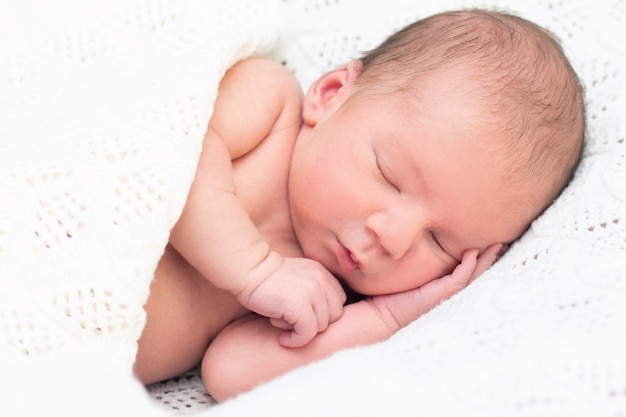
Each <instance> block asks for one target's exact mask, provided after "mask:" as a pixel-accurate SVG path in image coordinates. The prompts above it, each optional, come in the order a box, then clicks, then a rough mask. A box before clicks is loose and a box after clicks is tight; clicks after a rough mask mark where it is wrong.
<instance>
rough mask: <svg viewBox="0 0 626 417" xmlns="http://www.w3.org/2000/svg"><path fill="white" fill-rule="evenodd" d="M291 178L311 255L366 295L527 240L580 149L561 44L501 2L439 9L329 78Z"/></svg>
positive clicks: (580, 120)
mask: <svg viewBox="0 0 626 417" xmlns="http://www.w3.org/2000/svg"><path fill="white" fill-rule="evenodd" d="M303 121H304V123H303V125H302V128H301V130H300V133H299V135H298V140H297V142H296V147H295V149H294V153H293V157H292V163H291V171H290V177H289V199H290V209H291V217H292V221H293V225H294V229H295V231H296V235H297V237H298V242H299V243H300V246H301V248H302V250H303V252H304V254H305V255H306V256H307V257H309V258H312V259H315V260H318V261H319V262H321V263H322V264H323V265H324V266H326V267H327V268H328V269H329V270H330V271H332V272H333V273H335V274H336V275H338V276H340V277H342V278H343V280H344V281H345V282H346V284H347V285H348V286H350V287H351V288H352V289H354V290H356V291H357V292H360V293H362V294H382V293H388V292H398V291H403V290H407V289H411V288H416V287H419V286H421V285H423V284H424V283H426V282H429V281H431V280H433V279H435V278H438V277H441V276H443V275H445V274H446V273H449V272H451V271H452V270H453V269H454V267H455V266H456V265H458V263H459V262H460V260H461V259H462V256H463V253H464V252H465V251H467V250H470V249H478V250H479V251H485V250H487V248H488V247H490V246H491V245H494V244H498V243H504V244H506V243H510V242H511V241H513V240H515V239H517V238H518V237H519V236H520V235H521V234H522V233H523V232H524V230H526V228H527V227H528V226H529V224H530V223H531V221H532V220H533V219H534V218H536V217H537V216H538V215H539V214H540V213H541V212H542V211H543V210H544V209H545V208H546V207H547V206H548V205H549V204H550V203H551V202H552V201H553V200H554V198H555V197H556V196H557V195H558V194H559V193H560V192H561V190H562V189H563V188H564V187H565V185H566V184H567V183H568V181H569V179H570V177H571V176H572V172H573V171H574V169H575V167H576V165H577V162H578V160H579V159H580V155H581V148H582V139H583V131H584V106H583V99H582V90H581V87H580V85H579V83H578V80H577V77H576V75H575V73H574V71H573V70H572V68H571V67H570V65H569V63H568V62H567V60H566V58H565V56H564V55H563V53H562V51H561V49H560V47H559V46H558V44H557V43H556V42H555V41H554V40H553V39H552V38H551V37H550V36H549V35H548V34H547V33H546V32H545V31H543V30H542V29H540V28H539V27H537V26H535V25H533V24H531V23H529V22H526V21H525V20H522V19H519V18H516V17H512V16H508V15H505V14H501V13H493V12H484V11H462V12H452V13H445V14H440V15H436V16H433V17H431V18H428V19H425V20H422V21H420V22H417V23H415V24H413V25H411V26H409V27H407V28H406V29H404V30H402V31H400V32H398V33H397V34H395V35H393V36H392V37H391V38H389V39H388V40H387V41H386V42H384V43H383V44H382V45H381V46H380V47H379V48H377V49H376V50H374V51H373V52H371V53H370V54H368V55H367V56H365V57H364V58H363V59H362V60H357V61H352V62H350V63H349V64H347V65H345V66H342V67H340V68H337V69H335V70H333V71H331V72H329V73H327V74H325V75H323V76H322V77H320V78H319V79H318V80H317V81H316V82H315V83H314V84H313V85H312V86H311V88H310V89H309V91H308V92H307V94H306V96H305V100H304V105H303Z"/></svg>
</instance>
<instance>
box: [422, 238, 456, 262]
mask: <svg viewBox="0 0 626 417" xmlns="http://www.w3.org/2000/svg"><path fill="white" fill-rule="evenodd" d="M430 237H431V239H432V240H433V242H435V245H437V246H438V247H439V249H440V250H441V251H442V252H443V253H444V254H446V255H447V256H449V257H451V258H453V259H455V260H456V261H457V262H459V263H460V262H461V260H460V259H457V258H456V257H455V256H453V255H452V254H450V253H449V252H448V251H447V250H446V248H444V246H443V245H442V244H441V242H440V241H439V238H438V237H437V235H436V234H435V233H433V232H430Z"/></svg>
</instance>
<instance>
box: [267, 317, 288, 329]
mask: <svg viewBox="0 0 626 417" xmlns="http://www.w3.org/2000/svg"><path fill="white" fill-rule="evenodd" d="M270 323H271V324H272V326H274V327H276V328H277V329H281V330H288V331H291V330H293V325H291V324H290V323H288V322H287V321H286V320H285V319H283V318H270Z"/></svg>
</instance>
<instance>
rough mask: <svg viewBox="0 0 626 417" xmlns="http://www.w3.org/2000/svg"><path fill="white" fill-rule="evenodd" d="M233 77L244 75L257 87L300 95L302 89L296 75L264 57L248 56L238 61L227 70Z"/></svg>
mask: <svg viewBox="0 0 626 417" xmlns="http://www.w3.org/2000/svg"><path fill="white" fill-rule="evenodd" d="M229 73H231V75H232V76H234V77H237V78H239V77H244V78H245V79H246V80H247V81H248V82H253V83H255V84H256V85H257V86H258V87H259V88H262V89H270V90H273V91H274V92H276V91H282V92H284V93H286V94H289V95H292V94H293V95H295V96H297V97H300V96H301V95H302V89H301V87H300V84H299V83H298V80H297V79H296V77H295V76H294V75H293V74H292V73H291V72H290V71H289V70H288V69H287V68H285V67H284V66H283V65H281V64H279V63H278V62H276V61H272V60H270V59H264V58H248V59H245V60H243V61H239V62H238V63H236V64H235V65H233V67H232V68H231V69H230V70H229Z"/></svg>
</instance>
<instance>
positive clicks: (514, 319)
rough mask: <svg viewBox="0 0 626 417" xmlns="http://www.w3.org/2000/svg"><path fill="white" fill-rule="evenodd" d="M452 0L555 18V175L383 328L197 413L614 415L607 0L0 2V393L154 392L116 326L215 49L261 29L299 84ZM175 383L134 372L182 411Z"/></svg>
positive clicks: (187, 148)
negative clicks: (386, 331)
mask: <svg viewBox="0 0 626 417" xmlns="http://www.w3.org/2000/svg"><path fill="white" fill-rule="evenodd" d="M471 6H496V7H498V8H501V9H505V10H509V11H514V12H516V13H518V14H520V15H522V16H523V17H526V18H529V19H531V20H533V21H535V22H537V23H539V24H541V25H543V26H546V27H548V28H549V29H550V30H552V31H553V32H555V33H556V34H557V35H558V36H559V37H560V38H561V40H562V42H563V44H564V47H565V50H566V52H567V54H568V55H569V56H570V58H571V60H572V62H573V64H574V66H575V68H576V69H577V71H578V72H579V74H580V75H581V78H582V79H583V82H584V84H585V86H586V89H587V101H588V122H589V126H588V135H587V140H588V143H587V146H586V149H585V156H584V160H583V163H582V164H581V167H580V169H579V170H578V172H577V174H576V177H575V179H574V181H573V183H572V184H571V185H570V187H568V189H567V190H565V192H564V193H563V195H562V196H561V197H560V198H559V199H558V201H557V202H556V203H555V204H554V205H553V206H552V207H551V208H550V209H548V211H547V212H546V213H545V214H544V215H542V216H541V217H540V218H539V219H538V220H537V221H536V222H535V223H534V224H533V226H532V227H531V229H530V230H529V232H528V233H527V234H525V235H524V236H523V238H522V239H521V240H520V241H519V242H518V243H516V244H515V245H514V246H513V247H512V248H511V250H510V251H509V253H508V254H507V255H506V256H505V257H504V258H503V259H502V260H501V261H500V262H499V263H498V264H497V265H495V266H494V267H493V268H492V269H490V270H489V271H488V272H487V273H485V274H484V275H483V276H482V277H481V278H480V279H479V280H477V281H476V282H475V283H473V284H472V285H471V286H470V287H468V288H467V289H466V290H464V291H463V292H462V293H460V294H458V295H457V296H455V297H454V298H452V299H451V300H449V301H448V302H446V303H444V304H442V305H441V306H439V307H438V308H436V309H435V310H433V311H432V312H431V313H429V314H427V315H425V316H424V317H422V318H421V319H419V320H418V321H416V322H415V323H413V324H411V325H410V326H408V327H407V328H405V329H403V330H402V331H400V332H399V333H398V334H396V335H395V336H394V337H392V338H391V339H390V340H388V341H386V342H384V343H380V344H377V345H374V346H368V347H362V348H357V349H352V350H348V351H344V352H340V353H338V354H336V355H335V356H333V357H331V358H329V359H327V360H325V361H321V362H319V363H316V364H312V365H310V366H307V367H304V368H302V369H299V370H296V371H294V372H292V373H290V374H288V375H286V376H284V377H282V378H279V379H277V380H275V381H273V382H271V383H269V384H266V385H265V386H263V387H261V388H259V389H257V390H255V391H253V392H251V393H249V394H247V395H243V396H241V397H239V398H237V399H236V400H234V401H230V402H227V403H225V404H222V405H220V406H216V407H211V408H209V409H208V410H205V411H203V414H208V415H215V416H222V415H224V416H226V415H228V416H230V415H238V416H239V415H259V416H264V415H267V416H282V415H285V416H292V415H300V416H329V415H342V416H350V415H354V416H379V415H427V416H456V415H463V416H503V415H506V416H568V417H570V416H590V415H593V416H615V417H617V416H626V358H625V355H624V352H625V351H626V302H625V301H626V273H625V272H624V271H626V256H625V251H626V151H625V149H626V144H625V143H624V141H625V139H626V125H625V124H626V120H625V118H624V116H625V114H624V112H625V110H626V106H625V104H626V103H625V101H626V98H625V97H626V82H625V81H624V76H625V74H624V72H625V71H626V40H625V39H626V36H625V35H626V30H625V29H624V24H625V23H626V4H625V3H624V2H622V1H619V0H606V1H601V0H598V1H587V0H575V1H569V2H562V1H556V0H555V1H543V0H529V1H526V2H523V3H522V2H516V1H513V0H510V1H505V0H501V1H461V0H446V1H438V2H427V1H408V0H406V1H401V0H386V1H379V0H376V1H374V0H365V1H357V0H351V1H349V0H334V1H333V0H324V1H322V0H308V1H307V0H302V1H296V0H287V1H283V2H279V1H275V2H254V1H243V0H241V1H229V2H226V1H208V2H203V1H192V0H188V1H173V0H172V1H166V0H135V1H118V2H115V1H102V2H90V3H85V2H80V1H70V0H65V1H56V2H54V4H52V2H45V1H36V0H30V1H17V0H16V1H5V2H3V3H1V4H0V162H1V163H2V165H1V166H2V168H1V169H0V192H1V194H0V195H2V197H1V198H2V204H0V285H1V286H2V287H1V289H2V291H0V349H1V353H0V366H1V368H0V369H2V372H0V414H2V415H37V413H41V414H44V413H45V414H48V413H50V412H51V411H54V412H59V413H65V414H66V415H83V414H90V415H113V414H115V415H131V414H132V415H138V414H139V415H160V414H162V413H163V411H162V410H163V408H162V407H161V406H160V405H159V406H157V405H155V403H154V402H153V401H152V400H151V399H150V397H149V396H148V395H147V394H146V393H145V392H144V390H143V388H142V387H141V386H140V385H139V384H138V383H137V382H136V381H134V380H133V378H132V376H131V373H130V365H131V362H132V357H133V355H134V349H135V344H134V340H135V339H136V337H137V336H138V335H139V334H140V332H141V328H142V326H143V321H144V315H143V311H142V309H141V305H142V304H143V301H145V298H146V297H147V291H148V285H149V281H150V278H151V274H152V271H153V269H154V266H155V265H156V261H157V260H158V258H159V256H160V254H161V251H162V248H163V245H164V244H165V241H166V239H167V232H168V230H169V228H170V227H171V225H172V224H173V222H175V220H176V217H177V216H178V214H179V212H180V210H181V208H182V204H183V203H184V198H185V194H186V190H187V188H188V185H189V182H190V179H191V176H192V175H193V168H194V166H195V158H196V157H197V154H198V151H199V144H200V140H201V138H202V133H203V129H204V128H205V126H206V121H207V120H208V117H209V116H210V113H211V109H212V108H211V103H212V100H213V98H214V95H215V91H216V87H217V82H218V80H219V78H220V76H221V74H222V73H223V71H224V70H225V69H226V68H227V67H228V65H230V64H231V63H232V62H234V60H236V59H239V58H243V57H245V56H247V55H249V54H251V53H262V52H263V51H265V50H267V49H268V47H271V46H273V45H277V49H275V50H274V52H272V56H274V57H275V58H276V59H279V60H281V61H284V62H285V64H286V65H287V66H288V67H289V68H290V69H292V70H293V71H294V72H295V74H296V75H297V76H298V78H299V79H300V80H301V81H302V83H303V85H304V86H305V87H306V86H308V85H309V83H310V82H311V81H312V80H313V79H315V77H317V76H318V75H319V74H320V73H321V72H323V71H325V70H327V69H330V68H332V67H333V66H335V65H338V64H340V63H343V62H345V61H346V60H347V59H349V58H352V57H357V56H358V51H360V50H364V49H368V48H371V47H373V46H375V44H376V43H377V42H379V41H380V40H382V39H383V38H384V37H385V36H386V35H387V34H389V33H390V32H391V31H392V30H394V29H397V28H399V27H401V26H403V25H404V24H406V23H409V22H410V21H412V20H414V19H416V18H420V17H424V16H427V15H430V14H432V13H435V12H438V11H442V10H447V9H452V8H459V7H471ZM279 34H281V36H280V37H278V35H279ZM276 41H277V43H276ZM194 384H197V379H194V377H193V375H192V376H191V377H185V378H182V379H180V380H178V381H170V382H168V384H163V385H162V386H161V387H155V388H154V389H153V390H152V391H151V392H152V396H153V397H160V398H162V399H164V400H161V403H162V404H161V405H163V403H165V402H168V403H169V404H164V405H165V406H166V409H169V410H170V411H174V412H178V413H182V412H187V411H189V412H197V411H198V410H201V409H202V408H204V407H206V402H207V400H206V398H205V397H204V396H203V394H202V392H201V390H198V387H197V385H194ZM163 393H166V394H167V395H165V396H163ZM190 393H191V394H190Z"/></svg>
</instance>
